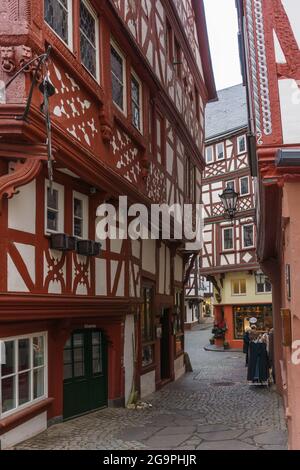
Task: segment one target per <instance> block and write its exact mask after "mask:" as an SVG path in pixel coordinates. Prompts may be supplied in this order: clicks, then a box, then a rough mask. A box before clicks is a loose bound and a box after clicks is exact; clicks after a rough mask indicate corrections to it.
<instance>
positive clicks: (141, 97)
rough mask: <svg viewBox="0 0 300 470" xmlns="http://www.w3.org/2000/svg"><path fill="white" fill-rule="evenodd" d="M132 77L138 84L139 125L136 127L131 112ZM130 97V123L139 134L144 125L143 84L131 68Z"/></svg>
mask: <svg viewBox="0 0 300 470" xmlns="http://www.w3.org/2000/svg"><path fill="white" fill-rule="evenodd" d="M132 78H134V79H135V81H136V82H137V83H138V85H139V103H138V107H139V124H140V127H136V126H135V124H134V122H133V112H132V102H133V98H132V88H131V83H132ZM130 98H131V101H130V104H131V124H132V125H133V127H134V128H135V129H136V130H137V131H139V132H140V133H141V134H143V127H144V119H143V84H142V81H141V80H140V78H139V77H138V75H137V74H136V73H135V71H134V70H133V69H131V71H130ZM135 104H136V103H135Z"/></svg>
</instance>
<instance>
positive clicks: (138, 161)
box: [0, 0, 215, 448]
mask: <svg viewBox="0 0 300 470" xmlns="http://www.w3.org/2000/svg"><path fill="white" fill-rule="evenodd" d="M49 46H51V52H50V55H49V58H48V60H47V61H44V62H43V63H42V66H41V67H39V59H36V60H33V61H32V59H35V58H38V57H39V56H40V55H41V54H43V53H44V52H45V50H47V49H48V47H49ZM0 56H1V62H0V80H1V82H0V84H1V104H0V200H1V212H0V266H1V270H0V346H1V364H2V366H1V374H0V384H1V387H0V390H1V391H0V396H1V400H0V440H1V447H2V448H5V447H9V446H11V445H13V444H15V443H16V442H17V441H20V440H22V439H24V438H26V437H29V436H31V435H34V434H35V433H37V432H39V431H41V430H43V429H45V427H46V426H47V423H53V422H57V421H59V420H61V419H67V418H70V417H73V416H77V415H80V414H82V413H86V412H88V411H90V410H93V409H97V408H101V407H104V406H107V405H110V404H111V405H120V404H121V405H122V404H126V403H128V401H129V400H132V399H135V398H136V396H141V397H143V396H145V395H147V394H149V393H150V392H152V391H154V390H155V389H157V388H159V387H161V386H162V385H163V384H164V383H165V382H166V381H168V380H174V379H176V378H177V377H179V376H180V375H181V374H182V373H183V372H184V370H185V369H184V361H183V348H184V342H183V273H184V261H185V259H184V254H183V251H182V247H181V246H180V243H174V242H173V243H171V241H169V240H129V239H124V240H123V239H116V240H114V239H107V240H98V239H97V237H96V232H95V227H96V224H97V222H98V219H97V217H96V211H97V207H98V206H99V205H100V204H101V203H103V202H110V203H112V204H114V205H115V206H116V208H117V207H118V197H119V196H124V195H126V196H127V197H128V204H133V203H143V204H145V206H146V207H150V205H151V204H152V203H168V204H172V203H175V202H178V203H180V204H183V203H184V202H192V203H195V202H196V201H197V200H198V201H199V200H200V188H201V171H202V169H203V167H204V157H203V154H204V139H203V132H204V129H203V127H204V106H205V104H206V102H207V101H208V100H210V99H214V98H215V89H214V80H213V75H212V68H211V63H210V54H209V46H208V40H207V32H206V24H205V15H204V7H203V2H202V1H193V0H184V1H182V0H180V1H178V0H164V1H161V0H151V1H149V0H142V1H137V0H134V1H129V0H128V1H127V0H126V1H123V0H110V1H106V2H98V1H95V0H44V1H41V0H22V1H20V0H3V1H2V2H1V5H0ZM26 64H28V65H27V66H26ZM24 66H25V67H24ZM22 67H24V68H22ZM18 72H20V73H18ZM36 72H38V73H36ZM15 74H17V75H16V76H15ZM34 76H35V78H36V81H37V85H36V86H34V88H33V94H32V97H31V96H30V87H31V84H32V81H33V77H34ZM45 86H49V95H51V96H50V97H49V102H50V118H51V136H50V134H49V133H48V142H47V141H46V127H45V114H46V104H45V102H44V104H42V102H43V98H44V99H45V93H44V96H43V95H42V94H41V92H44V90H45ZM53 87H54V90H53ZM53 92H54V93H53ZM30 98H32V100H31V106H30V110H29V114H28V116H27V118H26V119H24V112H25V110H26V105H27V104H28V103H29V102H30ZM50 137H51V143H52V157H53V159H52V160H49V153H48V152H49V145H48V144H49V138H50ZM49 161H50V164H49ZM51 167H52V168H53V175H52V174H51ZM49 170H50V171H49ZM52 176H53V178H52ZM52 179H53V181H52ZM74 237H75V240H74ZM95 241H96V242H101V244H102V246H101V252H100V253H99V245H97V243H95Z"/></svg>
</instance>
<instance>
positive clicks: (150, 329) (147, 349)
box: [141, 286, 154, 367]
mask: <svg viewBox="0 0 300 470" xmlns="http://www.w3.org/2000/svg"><path fill="white" fill-rule="evenodd" d="M141 331H142V343H143V344H142V367H147V366H149V365H151V364H152V363H153V362H154V315H153V288H152V287H149V286H144V287H143V303H142V311H141Z"/></svg>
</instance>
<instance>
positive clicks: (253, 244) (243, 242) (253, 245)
mask: <svg viewBox="0 0 300 470" xmlns="http://www.w3.org/2000/svg"><path fill="white" fill-rule="evenodd" d="M245 227H252V233H253V243H252V245H251V246H245V232H244V229H245ZM242 247H243V249H244V250H250V249H251V248H254V247H255V240H254V224H253V223H251V224H244V225H242Z"/></svg>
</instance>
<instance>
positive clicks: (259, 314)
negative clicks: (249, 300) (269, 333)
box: [233, 305, 273, 339]
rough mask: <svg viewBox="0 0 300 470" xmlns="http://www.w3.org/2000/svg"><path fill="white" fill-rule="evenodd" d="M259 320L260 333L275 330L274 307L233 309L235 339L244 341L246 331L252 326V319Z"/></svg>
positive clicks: (246, 306)
mask: <svg viewBox="0 0 300 470" xmlns="http://www.w3.org/2000/svg"><path fill="white" fill-rule="evenodd" d="M252 317H254V318H257V323H256V328H257V331H258V332H259V333H264V332H265V331H266V330H267V329H271V328H273V315H272V305H241V306H234V307H233V319H234V338H235V339H243V336H244V333H245V329H246V328H247V327H249V326H250V322H249V320H250V318H252Z"/></svg>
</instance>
